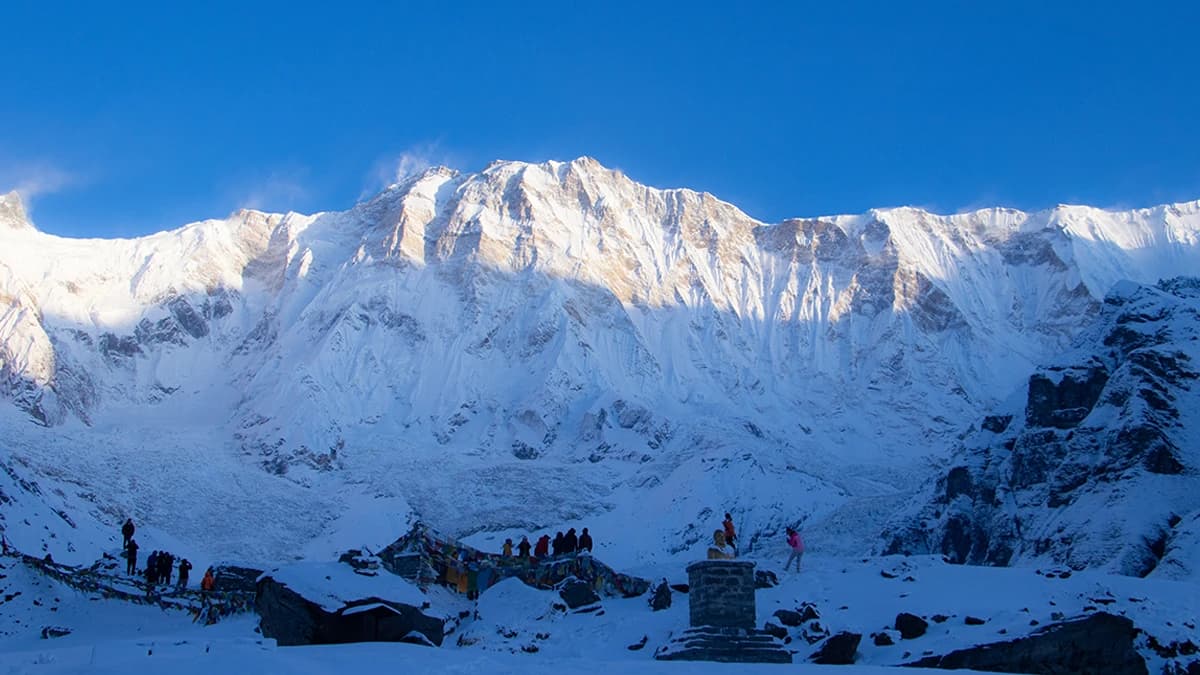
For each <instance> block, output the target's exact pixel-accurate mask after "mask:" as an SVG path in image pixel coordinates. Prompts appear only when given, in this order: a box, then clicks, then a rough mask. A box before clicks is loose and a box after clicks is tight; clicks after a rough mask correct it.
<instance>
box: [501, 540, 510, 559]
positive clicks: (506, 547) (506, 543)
mask: <svg viewBox="0 0 1200 675" xmlns="http://www.w3.org/2000/svg"><path fill="white" fill-rule="evenodd" d="M500 555H502V556H504V557H505V558H511V557H512V538H511V537H510V538H508V539H505V540H504V547H503V548H501V549H500Z"/></svg>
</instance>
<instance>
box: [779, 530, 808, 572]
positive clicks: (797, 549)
mask: <svg viewBox="0 0 1200 675" xmlns="http://www.w3.org/2000/svg"><path fill="white" fill-rule="evenodd" d="M787 543H788V546H789V547H791V549H792V554H791V555H789V556H788V559H787V562H786V563H785V564H784V565H783V571H785V572H786V571H787V568H788V567H789V566H790V565H791V564H792V561H793V560H795V561H796V571H797V572H799V571H800V559H801V558H803V557H804V540H803V539H801V538H800V533H799V532H797V531H796V530H794V529H792V528H790V527H789V528H788V529H787Z"/></svg>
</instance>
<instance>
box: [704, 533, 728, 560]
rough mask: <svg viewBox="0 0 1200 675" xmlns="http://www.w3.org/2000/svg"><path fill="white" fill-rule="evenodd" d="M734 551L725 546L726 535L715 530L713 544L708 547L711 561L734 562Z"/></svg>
mask: <svg viewBox="0 0 1200 675" xmlns="http://www.w3.org/2000/svg"><path fill="white" fill-rule="evenodd" d="M733 558H734V553H733V549H732V548H730V547H729V546H727V545H726V544H725V533H724V532H723V531H721V530H713V543H712V546H709V547H708V559H709V560H733Z"/></svg>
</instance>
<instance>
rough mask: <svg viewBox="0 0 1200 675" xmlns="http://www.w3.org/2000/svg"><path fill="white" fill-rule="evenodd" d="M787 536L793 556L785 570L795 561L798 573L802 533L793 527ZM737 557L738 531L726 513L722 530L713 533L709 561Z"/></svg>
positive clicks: (801, 555)
mask: <svg viewBox="0 0 1200 675" xmlns="http://www.w3.org/2000/svg"><path fill="white" fill-rule="evenodd" d="M786 534H787V545H788V548H789V549H790V550H791V554H790V555H789V556H788V559H787V562H786V563H784V565H783V570H784V571H785V572H786V571H787V569H788V568H789V567H791V566H792V561H795V563H796V571H797V572H799V571H800V560H801V559H802V558H803V557H804V540H803V539H801V538H800V533H799V532H797V531H796V529H795V528H793V527H788V528H786ZM737 555H738V549H737V529H735V528H734V526H733V516H731V515H730V514H728V513H726V514H725V520H724V521H723V522H722V523H721V529H719V530H714V531H713V543H712V545H711V546H709V547H708V559H709V560H733V559H734V558H736V557H737Z"/></svg>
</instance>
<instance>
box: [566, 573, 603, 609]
mask: <svg viewBox="0 0 1200 675" xmlns="http://www.w3.org/2000/svg"><path fill="white" fill-rule="evenodd" d="M558 596H559V597H560V598H562V599H563V602H565V603H567V607H569V608H570V609H579V608H580V607H586V606H588V605H594V604H596V603H597V602H600V596H599V595H596V591H594V590H592V585H591V584H589V583H587V582H586V581H580V580H579V579H575V578H571V579H567V580H566V581H564V582H563V583H562V587H561V588H559V589H558Z"/></svg>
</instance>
